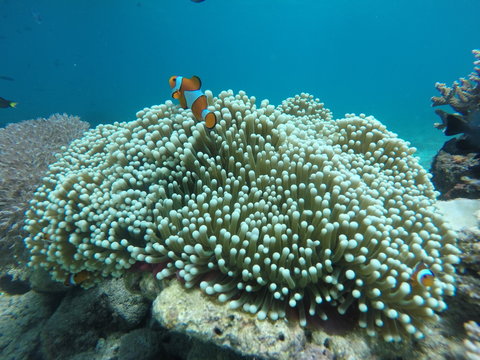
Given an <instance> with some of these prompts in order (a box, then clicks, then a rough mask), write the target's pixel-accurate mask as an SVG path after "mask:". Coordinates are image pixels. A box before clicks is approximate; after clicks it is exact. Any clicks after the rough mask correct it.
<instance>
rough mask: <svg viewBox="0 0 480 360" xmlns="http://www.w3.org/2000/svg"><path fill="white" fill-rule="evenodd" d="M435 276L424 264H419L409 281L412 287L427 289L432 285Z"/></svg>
mask: <svg viewBox="0 0 480 360" xmlns="http://www.w3.org/2000/svg"><path fill="white" fill-rule="evenodd" d="M434 279H435V274H434V273H433V271H432V270H430V269H429V268H428V267H427V265H425V264H424V263H419V264H418V265H417V266H416V267H415V269H414V270H413V273H412V277H411V280H412V282H413V285H414V286H415V285H420V286H423V287H425V288H429V287H431V286H432V285H433V281H434Z"/></svg>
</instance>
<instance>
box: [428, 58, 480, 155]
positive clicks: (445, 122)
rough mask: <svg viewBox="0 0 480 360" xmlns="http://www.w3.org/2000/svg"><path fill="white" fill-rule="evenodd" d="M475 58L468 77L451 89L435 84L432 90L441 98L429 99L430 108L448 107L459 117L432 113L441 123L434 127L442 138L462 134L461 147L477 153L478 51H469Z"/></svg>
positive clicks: (479, 119)
mask: <svg viewBox="0 0 480 360" xmlns="http://www.w3.org/2000/svg"><path fill="white" fill-rule="evenodd" d="M472 53H473V55H474V56H475V62H474V65H476V66H475V68H474V72H472V73H471V74H470V75H469V76H468V78H467V79H466V78H460V80H459V81H455V82H454V83H453V85H452V87H448V86H446V84H444V83H436V84H435V87H436V88H437V90H438V91H439V92H440V93H441V96H434V97H432V106H441V105H450V106H451V107H452V108H453V109H454V110H455V111H456V112H458V113H460V114H449V113H447V112H445V111H443V110H436V111H435V112H436V113H437V115H439V116H440V118H441V119H442V123H437V124H435V127H437V128H439V129H444V132H445V134H446V135H456V134H461V133H463V134H464V136H463V137H462V139H461V140H460V141H461V143H459V145H461V144H463V145H461V146H462V147H465V148H466V149H468V148H471V149H475V150H476V151H478V150H480V148H479V147H480V145H479V143H480V142H479V140H480V50H473V51H472Z"/></svg>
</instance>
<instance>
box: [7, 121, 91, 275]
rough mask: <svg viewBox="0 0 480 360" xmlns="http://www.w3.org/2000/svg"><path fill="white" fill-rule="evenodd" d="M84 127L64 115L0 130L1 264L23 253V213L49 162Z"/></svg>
mask: <svg viewBox="0 0 480 360" xmlns="http://www.w3.org/2000/svg"><path fill="white" fill-rule="evenodd" d="M87 129H88V123H86V122H83V121H80V119H79V118H78V117H76V116H68V115H66V114H63V115H61V114H55V115H52V116H50V117H49V118H48V119H43V118H40V119H36V120H28V121H22V122H20V123H15V124H11V125H8V126H7V127H5V128H2V129H0V159H1V160H0V253H1V254H2V255H1V257H0V266H4V265H6V264H10V263H12V261H13V260H14V257H15V256H20V257H21V254H22V253H23V252H24V249H25V248H24V246H23V238H24V236H26V233H25V231H24V230H23V226H24V216H25V215H24V214H25V211H26V210H27V208H28V202H29V201H30V200H31V198H32V197H33V193H34V191H35V189H36V188H37V187H38V186H39V185H40V183H41V178H42V177H43V176H44V175H45V174H46V172H47V169H48V165H49V164H51V163H53V162H54V161H55V154H57V153H58V152H59V151H61V149H62V147H63V146H67V145H68V144H69V143H70V142H71V141H72V140H73V139H75V138H78V137H80V136H81V135H82V134H83V133H84V131H85V130H87Z"/></svg>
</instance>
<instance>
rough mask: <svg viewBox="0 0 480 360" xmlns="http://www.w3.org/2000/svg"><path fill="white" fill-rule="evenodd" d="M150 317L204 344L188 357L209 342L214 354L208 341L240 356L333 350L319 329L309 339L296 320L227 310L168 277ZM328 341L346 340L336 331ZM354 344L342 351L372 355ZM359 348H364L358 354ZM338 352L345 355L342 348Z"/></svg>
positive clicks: (362, 344)
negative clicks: (287, 320)
mask: <svg viewBox="0 0 480 360" xmlns="http://www.w3.org/2000/svg"><path fill="white" fill-rule="evenodd" d="M152 316H153V318H154V319H156V320H157V321H158V322H159V323H160V324H161V325H163V326H164V327H166V328H167V329H170V330H172V331H174V332H179V333H182V334H186V335H188V336H192V337H194V338H196V339H199V340H201V341H203V342H207V344H205V345H199V344H196V343H195V342H194V343H193V345H192V350H191V351H190V353H189V356H188V359H190V358H192V359H199V357H198V355H195V354H197V353H198V352H199V349H201V350H202V352H203V350H204V349H205V346H210V350H208V353H210V354H214V353H215V352H214V350H212V344H214V345H216V346H217V349H218V347H220V348H228V349H230V350H231V351H233V352H237V353H238V354H240V355H242V356H252V357H254V358H261V359H270V360H274V359H275V360H283V359H285V360H286V359H297V358H298V360H300V359H303V358H302V357H301V356H304V357H305V359H309V357H311V356H313V355H312V354H317V355H318V354H322V355H321V356H324V357H323V358H322V357H320V358H319V359H329V357H330V356H334V355H333V353H334V351H330V350H328V349H327V348H326V347H325V345H324V339H325V338H327V337H328V335H327V334H326V333H325V332H324V331H323V330H322V329H317V330H315V333H314V336H312V338H313V339H318V340H319V341H318V342H317V341H313V342H311V343H309V339H307V333H306V331H305V329H303V328H301V327H300V326H299V325H298V322H297V321H292V322H290V323H289V322H286V321H284V320H279V321H276V322H272V321H268V320H264V321H262V320H258V319H257V318H256V316H253V315H250V314H248V313H245V312H242V311H236V310H231V309H230V308H229V307H228V305H227V304H221V303H218V302H215V301H212V299H211V298H210V297H208V298H207V296H206V295H204V294H203V293H202V292H201V291H200V290H199V289H190V290H185V289H184V288H183V287H182V285H181V284H180V283H178V281H175V280H173V281H171V282H170V283H169V284H168V285H167V286H166V288H165V289H164V290H163V291H162V292H161V293H160V294H159V295H158V297H157V299H156V300H155V301H154V303H153V309H152ZM330 339H332V340H331V341H330V342H331V344H330V346H331V347H332V349H334V348H336V344H339V345H340V344H343V343H342V342H341V339H344V338H343V337H342V336H340V335H338V336H332V337H330ZM344 341H345V343H349V342H350V341H351V339H350V338H346V340H344ZM353 343H354V344H357V343H358V344H359V345H358V346H356V347H352V348H351V351H350V349H348V350H347V351H346V353H348V354H351V355H352V356H353V355H354V354H355V352H356V353H357V354H359V355H360V356H361V357H359V359H366V358H371V356H372V354H371V353H370V352H369V350H368V346H367V344H366V342H365V340H364V339H363V340H358V341H357V342H353ZM340 346H341V345H340ZM359 348H362V349H363V350H362V352H360V351H359ZM195 349H196V350H195ZM340 350H341V351H342V353H345V351H344V350H343V348H342V349H340ZM217 351H218V350H217ZM212 356H213V355H212ZM218 356H221V354H220V355H218ZM230 356H233V355H230ZM298 356H300V357H298ZM296 357H297V358H296ZM210 358H220V359H222V358H223V357H210Z"/></svg>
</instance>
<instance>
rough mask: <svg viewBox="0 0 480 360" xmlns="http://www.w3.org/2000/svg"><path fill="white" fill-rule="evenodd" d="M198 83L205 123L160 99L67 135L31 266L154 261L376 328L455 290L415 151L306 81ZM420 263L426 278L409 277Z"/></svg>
mask: <svg viewBox="0 0 480 360" xmlns="http://www.w3.org/2000/svg"><path fill="white" fill-rule="evenodd" d="M207 95H208V97H209V99H210V103H211V107H210V109H211V110H214V111H216V113H217V118H218V119H219V123H218V125H217V126H216V127H215V129H214V130H213V131H210V132H209V131H207V130H206V129H205V127H204V126H203V124H202V123H197V122H196V121H195V120H194V119H193V118H192V115H191V113H190V111H188V110H182V109H179V108H178V107H176V106H174V105H173V104H172V103H171V102H170V101H167V102H166V103H165V104H164V105H160V106H154V107H152V108H146V109H144V110H142V111H140V112H139V113H137V119H136V120H135V121H132V122H129V123H115V124H113V125H101V126H98V127H97V128H96V129H94V130H91V131H90V132H88V133H87V134H86V136H85V137H83V138H82V139H79V140H77V141H74V142H73V143H72V145H71V146H70V148H69V149H68V150H67V151H66V152H65V153H64V154H63V155H62V156H61V157H60V158H59V160H58V161H57V162H56V163H55V164H53V165H52V166H50V172H49V174H48V176H47V177H46V178H44V180H43V185H42V186H41V187H40V188H39V189H38V191H37V192H36V193H35V196H34V199H33V201H32V202H31V209H30V210H29V211H28V220H27V222H26V224H27V225H26V229H27V230H28V232H29V233H30V236H29V237H28V238H27V239H26V245H27V247H28V248H29V249H30V251H31V260H30V265H32V266H39V267H43V268H45V269H47V270H49V271H50V272H51V274H52V276H53V278H55V279H57V280H59V281H64V280H65V279H66V278H67V277H68V276H69V275H70V274H71V273H78V272H81V271H88V272H89V273H90V275H91V276H90V277H89V278H88V279H87V280H85V282H84V283H83V284H82V285H83V286H85V287H88V286H91V285H92V284H94V283H95V282H96V281H99V280H100V279H101V278H102V277H105V276H121V275H122V274H124V273H125V271H126V270H127V269H129V268H130V267H132V265H133V264H134V263H136V262H146V263H152V264H159V265H161V266H162V267H163V270H161V271H160V272H159V273H158V274H157V277H158V278H159V279H163V278H166V277H169V276H173V275H176V276H177V277H178V278H179V279H181V280H182V282H183V283H184V284H185V286H186V287H194V286H195V287H199V288H200V289H202V290H203V291H204V292H205V293H206V294H208V295H211V296H215V297H216V298H217V299H218V300H219V301H221V302H229V303H230V306H231V307H232V308H241V309H243V310H244V311H247V312H250V313H252V314H257V316H258V317H259V318H260V319H265V318H267V317H268V318H270V319H272V320H277V319H282V318H285V317H287V316H288V314H289V313H291V312H292V311H293V312H296V313H297V315H298V317H299V319H300V323H301V324H302V325H305V324H306V322H307V321H308V317H309V316H318V317H320V318H323V319H325V318H326V317H327V313H326V311H325V309H326V307H327V308H331V307H333V308H336V309H337V310H338V312H339V313H340V314H345V313H346V312H347V311H348V310H349V309H351V308H356V309H358V311H359V313H360V315H359V320H358V322H359V325H360V326H361V327H363V328H366V330H367V333H368V334H370V335H375V334H378V333H380V334H381V335H382V336H383V337H384V338H385V339H386V340H398V339H400V334H402V333H403V334H405V333H407V334H413V335H414V336H416V337H422V336H423V329H424V326H425V322H426V321H427V320H429V319H435V318H436V315H435V312H436V311H441V310H443V309H445V308H446V304H445V302H444V301H443V299H442V298H443V296H444V295H446V294H449V295H451V294H453V292H454V285H453V282H454V279H453V274H454V267H453V265H452V264H454V263H456V262H457V261H458V257H457V253H458V250H457V249H456V246H455V241H454V240H455V239H454V233H453V232H452V231H450V230H449V228H448V226H447V225H445V224H444V223H443V221H442V219H441V217H440V215H439V214H437V212H436V209H435V191H434V189H433V187H432V184H431V183H430V181H429V176H428V174H427V172H426V171H425V170H424V169H423V168H422V167H421V166H420V165H419V164H418V159H416V158H414V157H413V156H412V154H413V153H414V151H415V149H413V148H410V147H409V144H408V143H406V142H404V141H403V140H401V139H399V138H398V137H397V136H396V135H395V134H392V133H390V132H389V131H387V130H386V128H385V127H384V126H383V125H382V124H381V123H380V122H378V121H377V120H375V119H374V118H373V117H366V116H364V115H362V116H354V115H348V116H347V117H346V118H344V119H340V120H336V121H334V120H332V119H331V113H330V111H328V110H327V109H325V108H324V106H323V104H322V103H320V102H319V101H318V100H315V99H313V97H311V96H309V95H307V94H301V95H298V96H296V97H295V98H290V99H287V100H285V101H284V102H283V103H282V104H281V105H280V106H279V107H277V108H275V107H274V106H272V105H270V104H269V103H268V101H267V100H264V101H262V102H261V103H260V104H259V105H257V104H256V99H255V98H254V97H248V96H247V95H246V94H245V93H244V92H240V93H239V94H237V95H233V93H232V92H231V91H229V92H222V93H221V94H220V95H219V97H218V98H214V99H212V97H211V93H209V92H207ZM420 262H423V263H425V264H426V265H427V266H429V267H430V269H431V270H432V271H434V272H435V273H436V274H437V275H438V276H437V278H436V280H435V282H434V284H433V286H432V287H430V288H424V287H422V286H419V285H418V284H415V283H413V282H412V280H411V278H412V274H413V272H414V269H415V267H416V266H417V264H419V263H420Z"/></svg>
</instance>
